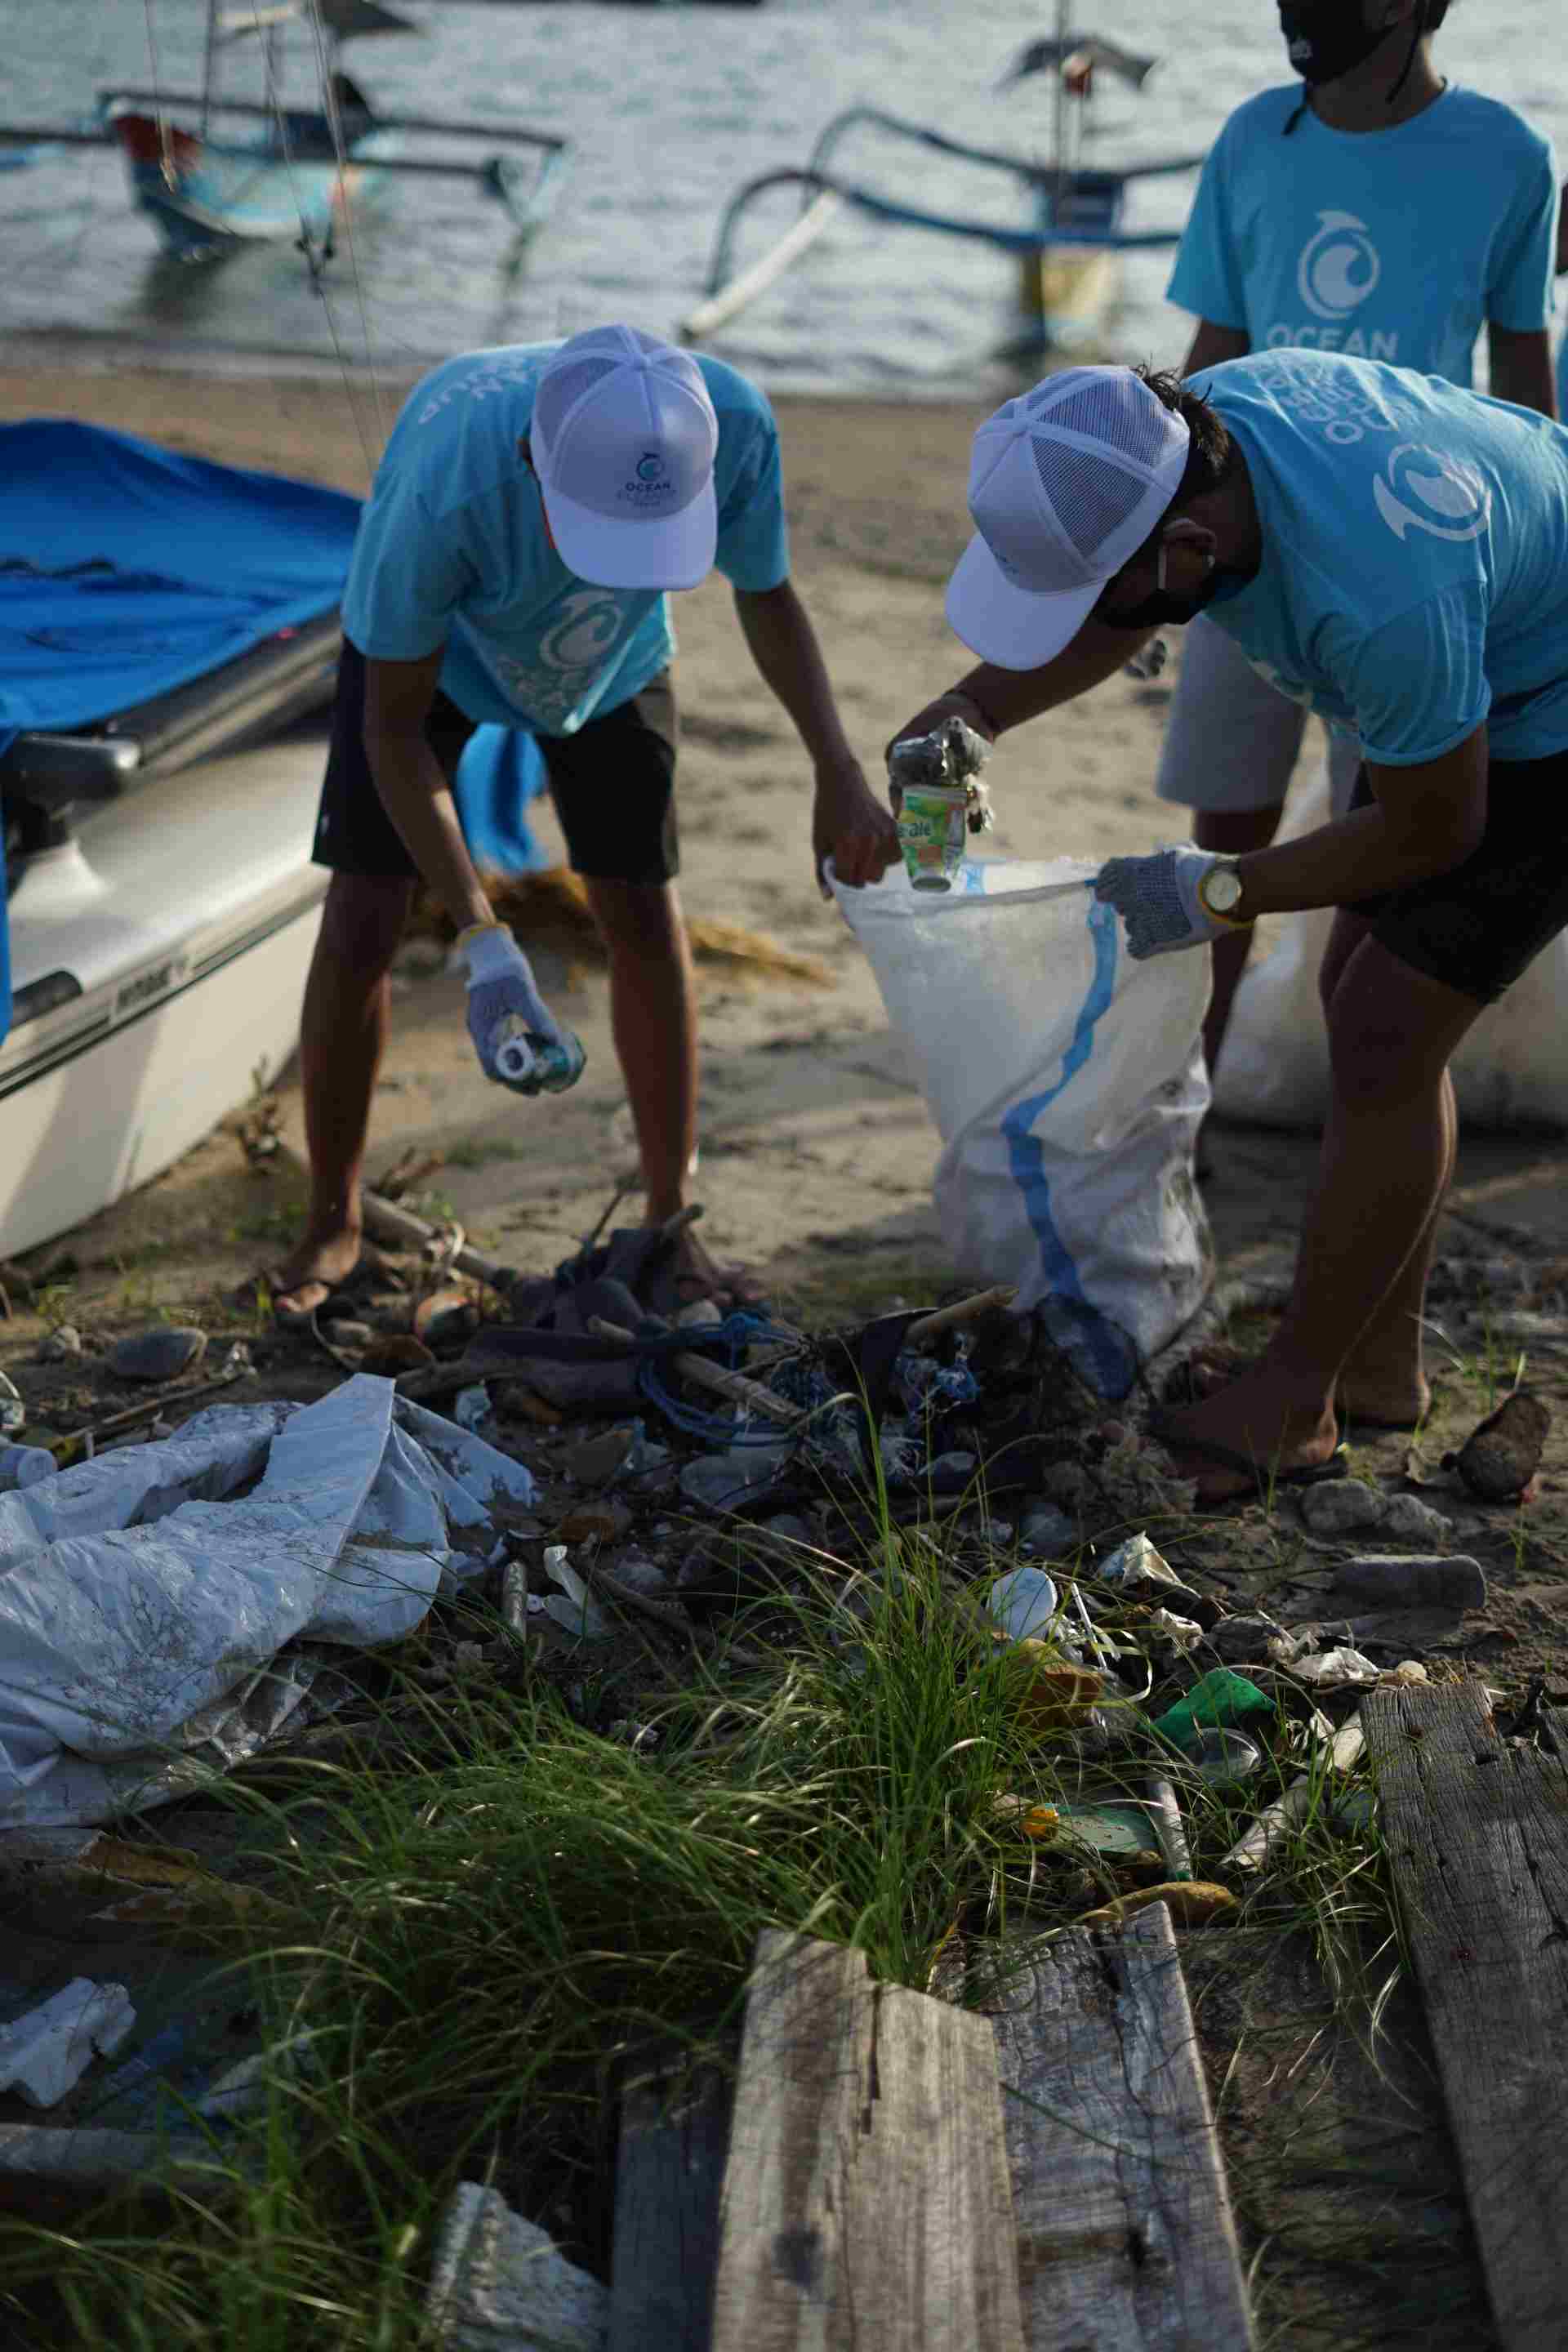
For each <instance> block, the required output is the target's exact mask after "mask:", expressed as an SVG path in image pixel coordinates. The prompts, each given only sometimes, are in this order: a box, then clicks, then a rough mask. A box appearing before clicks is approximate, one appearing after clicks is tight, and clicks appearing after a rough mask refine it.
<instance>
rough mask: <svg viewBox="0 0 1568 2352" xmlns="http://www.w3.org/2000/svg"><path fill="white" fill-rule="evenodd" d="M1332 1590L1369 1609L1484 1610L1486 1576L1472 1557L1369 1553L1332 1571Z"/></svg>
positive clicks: (1426, 1553) (1466, 1555) (1460, 1555)
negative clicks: (1333, 1588)
mask: <svg viewBox="0 0 1568 2352" xmlns="http://www.w3.org/2000/svg"><path fill="white" fill-rule="evenodd" d="M1334 1583H1335V1587H1336V1590H1337V1591H1340V1592H1342V1593H1343V1594H1344V1595H1345V1596H1346V1597H1347V1598H1348V1599H1349V1600H1352V1601H1364V1602H1366V1603H1367V1604H1368V1605H1369V1606H1370V1607H1373V1608H1395V1607H1399V1606H1401V1605H1403V1606H1404V1607H1405V1608H1409V1609H1452V1610H1454V1611H1455V1612H1459V1611H1463V1610H1466V1609H1484V1608H1485V1606H1486V1599H1487V1580H1486V1576H1485V1573H1484V1571H1483V1570H1482V1568H1481V1564H1480V1562H1479V1560H1478V1559H1470V1558H1469V1557H1468V1554H1465V1553H1459V1554H1457V1555H1456V1556H1455V1557H1453V1558H1451V1559H1445V1558H1444V1557H1442V1556H1441V1555H1434V1554H1432V1553H1430V1552H1424V1553H1416V1554H1415V1555H1413V1556H1412V1555H1408V1554H1402V1553H1388V1554H1385V1553H1369V1554H1367V1555H1366V1556H1365V1557H1363V1559H1351V1560H1346V1561H1345V1563H1344V1565H1343V1566H1342V1568H1339V1569H1337V1570H1335V1572H1334Z"/></svg>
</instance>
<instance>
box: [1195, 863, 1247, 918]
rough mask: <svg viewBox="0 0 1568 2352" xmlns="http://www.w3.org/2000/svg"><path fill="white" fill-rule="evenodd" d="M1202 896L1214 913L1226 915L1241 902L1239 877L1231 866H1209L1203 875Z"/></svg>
mask: <svg viewBox="0 0 1568 2352" xmlns="http://www.w3.org/2000/svg"><path fill="white" fill-rule="evenodd" d="M1203 896H1204V899H1205V904H1206V905H1207V906H1208V907H1209V908H1211V909H1212V911H1213V912H1214V913H1215V914H1216V915H1228V914H1229V913H1230V912H1231V910H1232V908H1236V907H1238V906H1239V905H1240V904H1241V877H1240V875H1239V874H1238V873H1237V870H1236V868H1235V867H1234V866H1210V867H1209V870H1208V872H1207V873H1206V874H1205V876H1204V887H1203Z"/></svg>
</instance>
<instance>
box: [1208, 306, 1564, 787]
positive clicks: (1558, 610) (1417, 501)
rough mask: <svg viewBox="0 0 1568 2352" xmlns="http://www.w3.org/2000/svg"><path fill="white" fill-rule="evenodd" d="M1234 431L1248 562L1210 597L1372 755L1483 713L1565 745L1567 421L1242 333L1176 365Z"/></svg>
mask: <svg viewBox="0 0 1568 2352" xmlns="http://www.w3.org/2000/svg"><path fill="white" fill-rule="evenodd" d="M1194 390H1195V391H1197V392H1200V393H1202V394H1203V395H1204V397H1205V399H1206V400H1208V401H1210V402H1211V403H1212V404H1213V405H1214V407H1215V408H1216V409H1217V410H1218V412H1219V414H1220V415H1221V416H1222V417H1223V418H1224V420H1225V422H1226V425H1228V426H1229V428H1230V430H1231V431H1232V432H1233V433H1234V434H1235V436H1236V438H1237V441H1238V442H1239V443H1240V445H1241V451H1242V455H1243V457H1245V458H1246V460H1247V472H1248V474H1249V476H1250V478H1251V481H1252V488H1253V493H1254V496H1255V498H1256V499H1257V501H1258V518H1259V520H1260V523H1261V525H1262V532H1263V550H1264V552H1263V562H1262V567H1261V569H1260V571H1259V572H1258V577H1257V578H1256V579H1255V580H1252V581H1249V582H1247V583H1245V584H1244V585H1243V586H1242V587H1241V588H1239V589H1238V590H1236V591H1234V592H1231V593H1225V592H1222V593H1221V594H1219V595H1217V596H1216V597H1215V600H1214V602H1213V603H1212V604H1210V605H1209V606H1208V607H1207V611H1208V614H1209V617H1210V618H1211V619H1212V620H1213V621H1214V622H1215V624H1216V625H1217V626H1218V627H1220V628H1222V629H1223V630H1224V631H1225V632H1226V635H1228V636H1231V637H1233V638H1234V639H1235V640H1236V643H1237V645H1238V646H1240V648H1241V650H1242V652H1243V653H1244V654H1245V655H1246V656H1247V659H1248V661H1250V662H1251V664H1252V666H1253V667H1254V668H1255V669H1256V670H1258V672H1259V674H1260V675H1261V676H1262V677H1266V678H1268V680H1269V682H1270V683H1271V684H1272V685H1274V686H1276V687H1278V688H1279V691H1280V693H1281V694H1285V695H1289V697H1290V698H1291V699H1292V700H1294V701H1298V702H1304V703H1306V704H1308V705H1309V706H1310V708H1311V709H1314V710H1316V711H1318V712H1320V713H1321V716H1322V717H1323V718H1325V719H1328V721H1329V722H1330V724H1331V726H1335V727H1339V728H1341V729H1342V730H1350V731H1353V732H1356V733H1359V735H1360V736H1361V739H1362V742H1363V746H1364V748H1365V751H1366V756H1367V758H1368V759H1369V760H1372V761H1375V762H1377V763H1379V764H1381V765H1383V766H1386V767H1395V768H1397V767H1408V766H1413V765H1414V764H1415V762H1417V761H1422V760H1435V759H1436V758H1438V757H1439V756H1440V754H1441V753H1443V752H1444V751H1450V750H1451V749H1452V748H1453V746H1454V745H1455V744H1456V743H1460V742H1463V740H1465V738H1466V737H1467V736H1468V735H1472V734H1473V733H1474V732H1475V730H1476V729H1477V728H1478V727H1479V726H1480V725H1481V723H1482V721H1483V720H1485V721H1486V723H1487V728H1488V737H1489V744H1490V748H1491V751H1493V752H1494V753H1495V754H1496V756H1497V757H1498V758H1499V759H1501V760H1540V759H1544V758H1545V757H1547V755H1548V754H1549V753H1552V752H1556V751H1563V750H1568V430H1564V429H1563V427H1562V426H1561V425H1552V424H1551V423H1549V422H1548V420H1547V419H1546V418H1545V417H1543V416H1538V415H1535V413H1534V412H1533V410H1531V409H1526V408H1515V407H1512V406H1510V404H1509V403H1508V402H1506V401H1501V400H1490V399H1488V398H1486V397H1484V396H1483V395H1482V394H1479V393H1475V392H1461V391H1458V390H1457V389H1456V388H1455V386H1454V385H1452V384H1449V383H1444V382H1443V381H1442V379H1441V378H1440V377H1437V376H1432V375H1416V374H1415V373H1412V372H1411V371H1409V370H1408V369H1405V368H1393V367H1385V366H1383V365H1381V364H1380V363H1377V362H1373V361H1369V360H1347V359H1339V358H1330V357H1327V356H1325V355H1324V354H1322V353H1320V352H1252V353H1250V354H1249V355H1248V356H1247V358H1246V359H1240V360H1227V361H1226V362H1225V364H1224V365H1223V366H1221V367H1215V368H1211V369H1207V370H1205V371H1204V372H1202V373H1199V374H1198V375H1197V376H1195V377H1194Z"/></svg>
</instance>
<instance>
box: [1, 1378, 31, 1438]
mask: <svg viewBox="0 0 1568 2352" xmlns="http://www.w3.org/2000/svg"><path fill="white" fill-rule="evenodd" d="M26 1418H27V1408H26V1405H25V1404H24V1403H23V1402H22V1397H21V1392H20V1391H19V1390H18V1389H17V1386H16V1381H11V1380H7V1378H6V1377H5V1373H4V1372H0V1437H15V1435H16V1432H17V1431H18V1430H19V1429H20V1428H21V1427H22V1425H23V1423H25V1422H26Z"/></svg>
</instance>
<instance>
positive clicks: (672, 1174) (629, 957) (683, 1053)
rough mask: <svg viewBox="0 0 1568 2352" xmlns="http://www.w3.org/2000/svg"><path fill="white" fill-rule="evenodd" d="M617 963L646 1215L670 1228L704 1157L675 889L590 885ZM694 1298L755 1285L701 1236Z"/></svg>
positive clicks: (615, 1023)
mask: <svg viewBox="0 0 1568 2352" xmlns="http://www.w3.org/2000/svg"><path fill="white" fill-rule="evenodd" d="M584 885H585V887H586V889H587V893H588V904H589V906H590V907H591V908H592V909H593V913H594V919H595V922H596V923H597V924H598V926H599V930H600V934H601V936H602V937H603V939H604V942H605V952H606V954H607V955H608V957H609V963H610V1025H611V1030H612V1033H613V1034H614V1037H615V1041H616V1057H617V1059H618V1060H619V1062H620V1066H621V1073H622V1076H624V1077H625V1079H626V1094H627V1097H628V1098H629V1100H630V1103H631V1108H632V1124H633V1125H634V1127H635V1128H636V1129H637V1150H638V1153H639V1156H640V1158H641V1160H642V1174H643V1191H644V1194H645V1201H644V1209H643V1214H644V1217H645V1219H646V1221H647V1223H648V1224H650V1225H658V1224H663V1223H664V1222H665V1220H666V1219H667V1218H668V1217H672V1216H673V1215H674V1214H675V1213H676V1211H677V1210H678V1209H681V1208H684V1207H685V1205H686V1193H687V1187H688V1185H689V1181H690V1178H691V1170H692V1167H693V1164H694V1162H695V1160H696V1155H697V1092H698V1075H699V1057H698V1042H697V988H696V982H695V979H694V977H693V974H692V968H691V949H690V945H689V941H688V940H687V936H686V925H685V922H684V920H683V919H682V917H681V912H680V900H679V896H678V895H677V892H676V888H675V885H674V884H673V883H672V882H666V883H651V884H648V883H636V882H605V881H597V880H595V879H593V878H591V877H587V876H584ZM681 1267H682V1278H683V1281H684V1282H685V1283H686V1284H687V1286H689V1291H690V1295H691V1297H694V1298H696V1297H713V1298H714V1299H715V1300H716V1302H717V1303H718V1304H719V1305H720V1306H721V1307H727V1306H729V1305H730V1304H731V1303H739V1304H744V1303H746V1302H747V1301H749V1300H750V1299H752V1298H754V1297H756V1296H757V1290H756V1286H755V1284H754V1283H752V1281H751V1280H750V1279H749V1278H748V1277H747V1276H746V1275H745V1273H744V1272H743V1270H742V1268H740V1267H738V1266H723V1265H719V1264H718V1263H717V1261H716V1260H715V1259H713V1258H712V1257H710V1255H709V1254H708V1252H707V1251H706V1250H705V1249H704V1248H703V1247H702V1245H701V1244H700V1242H699V1241H698V1240H697V1239H696V1237H695V1236H694V1235H693V1234H690V1233H688V1234H685V1235H684V1236H683V1238H682V1242H681Z"/></svg>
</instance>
